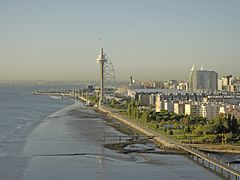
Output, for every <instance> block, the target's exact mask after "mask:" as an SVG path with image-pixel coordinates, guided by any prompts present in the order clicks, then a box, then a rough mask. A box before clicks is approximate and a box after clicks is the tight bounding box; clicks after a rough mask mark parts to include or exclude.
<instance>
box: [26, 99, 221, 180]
mask: <svg viewBox="0 0 240 180" xmlns="http://www.w3.org/2000/svg"><path fill="white" fill-rule="evenodd" d="M103 134H104V135H105V136H108V137H111V138H105V139H103ZM118 135H124V134H123V133H121V132H119V131H117V130H116V129H114V126H111V125H109V120H107V119H106V118H105V117H104V115H102V114H99V113H96V112H94V111H93V110H92V109H88V108H85V107H83V106H82V105H81V103H77V104H75V105H73V106H70V107H67V108H65V109H63V110H61V111H59V112H56V113H54V114H52V115H50V116H49V117H48V118H47V119H46V120H45V121H44V122H42V123H41V124H40V125H39V126H38V127H37V128H36V129H35V130H34V131H33V132H32V134H31V135H30V136H29V139H28V142H27V145H26V146H25V149H24V155H25V156H26V157H28V158H29V164H28V167H27V169H26V171H25V175H24V178H25V179H26V180H38V179H39V180H42V179H45V180H52V179H58V180H61V179H71V180H74V179H78V180H79V179H83V180H88V179H89V180H95V179H96V180H98V179H100V180H107V179H109V180H110V179H111V180H112V179H116V180H118V179H119V180H120V179H126V180H128V179H129V180H131V179H134V180H136V179H138V180H143V179H153V180H154V179H166V178H167V179H221V178H220V177H218V176H216V175H215V174H213V173H212V172H209V171H208V170H206V169H204V168H203V167H201V166H198V165H197V164H196V163H194V162H192V161H190V160H189V159H188V158H187V157H185V156H183V155H178V154H171V155H169V154H158V153H155V152H156V151H161V149H158V148H157V147H156V146H155V145H153V144H151V143H149V142H144V143H134V144H131V143H130V144H127V145H126V146H123V148H125V150H127V151H128V153H120V152H118V151H119V150H113V148H112V149H110V148H107V146H106V144H115V143H118V140H119V139H118V138H117V136H118ZM127 141H128V140H126V142H127ZM139 149H140V150H142V151H138V150H139ZM149 151H155V152H153V153H151V152H149ZM193 172H194V173H193Z"/></svg>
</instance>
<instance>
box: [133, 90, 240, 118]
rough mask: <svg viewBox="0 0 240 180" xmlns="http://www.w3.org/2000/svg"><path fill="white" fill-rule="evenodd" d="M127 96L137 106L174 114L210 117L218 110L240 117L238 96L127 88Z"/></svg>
mask: <svg viewBox="0 0 240 180" xmlns="http://www.w3.org/2000/svg"><path fill="white" fill-rule="evenodd" d="M128 96H129V97H131V98H133V99H135V101H137V102H138V104H139V106H147V107H149V106H150V107H154V108H155V109H156V112H160V111H161V110H167V111H168V112H174V113H176V114H184V115H191V116H202V117H206V118H208V119H211V118H213V117H215V116H216V115H218V114H219V113H220V112H221V113H223V114H229V113H230V114H232V115H234V116H237V117H240V114H239V110H240V106H239V105H240V96H238V95H230V96H229V95H226V96H224V95H209V94H204V93H189V92H186V91H183V90H178V89H131V88H130V89H128Z"/></svg>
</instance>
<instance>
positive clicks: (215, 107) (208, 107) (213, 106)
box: [199, 102, 221, 119]
mask: <svg viewBox="0 0 240 180" xmlns="http://www.w3.org/2000/svg"><path fill="white" fill-rule="evenodd" d="M220 107H221V103H211V102H208V103H204V104H202V105H201V106H200V111H199V115H200V116H202V117H205V118H207V119H212V118H214V117H216V116H217V115H218V114H219V111H220Z"/></svg>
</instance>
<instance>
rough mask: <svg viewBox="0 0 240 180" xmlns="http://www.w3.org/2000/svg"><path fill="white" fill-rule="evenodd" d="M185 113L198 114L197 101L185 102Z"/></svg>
mask: <svg viewBox="0 0 240 180" xmlns="http://www.w3.org/2000/svg"><path fill="white" fill-rule="evenodd" d="M185 115H189V116H199V104H198V103H197V102H190V103H186V104H185Z"/></svg>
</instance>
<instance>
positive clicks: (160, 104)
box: [155, 94, 164, 112]
mask: <svg viewBox="0 0 240 180" xmlns="http://www.w3.org/2000/svg"><path fill="white" fill-rule="evenodd" d="M155 106H156V107H155V109H156V112H160V111H161V110H163V109H164V101H163V99H161V96H160V94H158V95H157V96H156V104H155Z"/></svg>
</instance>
